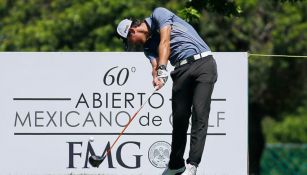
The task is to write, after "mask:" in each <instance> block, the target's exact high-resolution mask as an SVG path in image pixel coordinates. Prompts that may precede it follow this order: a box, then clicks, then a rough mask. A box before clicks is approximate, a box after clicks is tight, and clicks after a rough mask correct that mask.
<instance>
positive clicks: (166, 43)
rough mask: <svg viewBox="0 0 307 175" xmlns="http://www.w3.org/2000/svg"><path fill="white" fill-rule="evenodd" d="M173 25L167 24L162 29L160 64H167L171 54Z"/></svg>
mask: <svg viewBox="0 0 307 175" xmlns="http://www.w3.org/2000/svg"><path fill="white" fill-rule="evenodd" d="M170 37H171V26H169V25H167V26H164V27H163V28H161V29H160V44H159V64H158V65H162V64H164V65H167V62H168V59H169V55H170Z"/></svg>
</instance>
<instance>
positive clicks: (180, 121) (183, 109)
mask: <svg viewBox="0 0 307 175" xmlns="http://www.w3.org/2000/svg"><path fill="white" fill-rule="evenodd" d="M183 72H185V71H182V72H180V71H177V73H178V74H177V75H178V76H177V75H176V74H175V75H173V76H172V77H173V90H172V110H173V133H172V150H171V155H170V162H169V165H168V166H169V168H170V169H178V168H181V167H183V166H184V165H185V163H184V159H183V155H184V150H185V146H186V141H187V129H188V127H189V118H190V116H191V105H192V94H193V93H192V91H193V90H192V89H191V84H190V82H189V80H187V77H188V76H186V75H185V74H186V73H187V72H185V73H183Z"/></svg>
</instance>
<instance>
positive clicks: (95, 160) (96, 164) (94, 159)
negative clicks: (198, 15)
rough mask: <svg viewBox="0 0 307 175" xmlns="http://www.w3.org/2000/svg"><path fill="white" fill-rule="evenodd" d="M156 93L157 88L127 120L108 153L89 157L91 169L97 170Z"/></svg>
mask: <svg viewBox="0 0 307 175" xmlns="http://www.w3.org/2000/svg"><path fill="white" fill-rule="evenodd" d="M156 91H157V88H155V90H154V91H153V92H152V93H151V95H150V96H149V97H148V98H147V100H146V101H145V103H143V105H142V106H141V107H140V108H139V109H138V110H137V111H136V113H135V114H133V116H132V118H131V119H130V120H129V122H128V124H127V125H126V126H125V127H124V129H123V130H122V131H121V133H120V134H119V135H118V137H117V138H116V140H115V141H114V143H113V144H112V145H111V147H110V149H108V151H107V152H106V154H105V155H102V156H96V155H91V156H90V157H89V163H90V164H91V165H92V167H96V168H98V167H99V165H100V164H101V163H102V162H103V160H104V159H105V158H106V157H107V156H108V155H109V154H110V152H111V150H112V148H113V146H114V145H115V144H116V142H117V141H118V140H119V138H120V137H121V136H122V135H123V133H124V132H125V130H126V129H127V127H128V126H129V125H130V123H131V122H132V120H133V119H134V118H135V117H136V115H137V114H138V113H139V112H140V110H141V109H142V108H143V107H144V106H145V104H146V103H147V102H148V100H149V99H150V97H151V96H152V95H153V94H154V93H155V92H156Z"/></svg>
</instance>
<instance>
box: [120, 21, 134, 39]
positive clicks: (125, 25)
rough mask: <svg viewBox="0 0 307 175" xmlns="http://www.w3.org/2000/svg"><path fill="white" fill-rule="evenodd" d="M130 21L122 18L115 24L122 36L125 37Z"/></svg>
mask: <svg viewBox="0 0 307 175" xmlns="http://www.w3.org/2000/svg"><path fill="white" fill-rule="evenodd" d="M131 24H132V21H131V20H129V19H124V20H122V21H121V22H120V23H119V24H118V26H117V33H118V34H119V35H120V36H122V37H123V38H127V36H128V33H129V29H130V27H131Z"/></svg>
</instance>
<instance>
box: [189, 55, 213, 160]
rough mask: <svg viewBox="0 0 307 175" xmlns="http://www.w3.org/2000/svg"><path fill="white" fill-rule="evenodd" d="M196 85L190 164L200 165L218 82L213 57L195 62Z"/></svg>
mask: <svg viewBox="0 0 307 175" xmlns="http://www.w3.org/2000/svg"><path fill="white" fill-rule="evenodd" d="M193 67H194V70H195V71H194V73H195V74H194V75H195V76H196V77H197V78H196V82H195V83H196V84H195V89H194V94H193V113H192V127H191V142H190V152H189V159H188V160H187V162H188V163H190V164H194V165H196V166H197V165H198V164H199V163H200V161H201V157H202V154H203V151H204V146H205V142H206V136H207V129H208V120H209V113H210V105H211V95H212V91H213V88H214V83H215V82H216V80H217V69H216V63H215V60H214V59H213V57H211V56H210V57H207V58H205V59H202V60H200V61H198V62H195V64H194V65H193Z"/></svg>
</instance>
